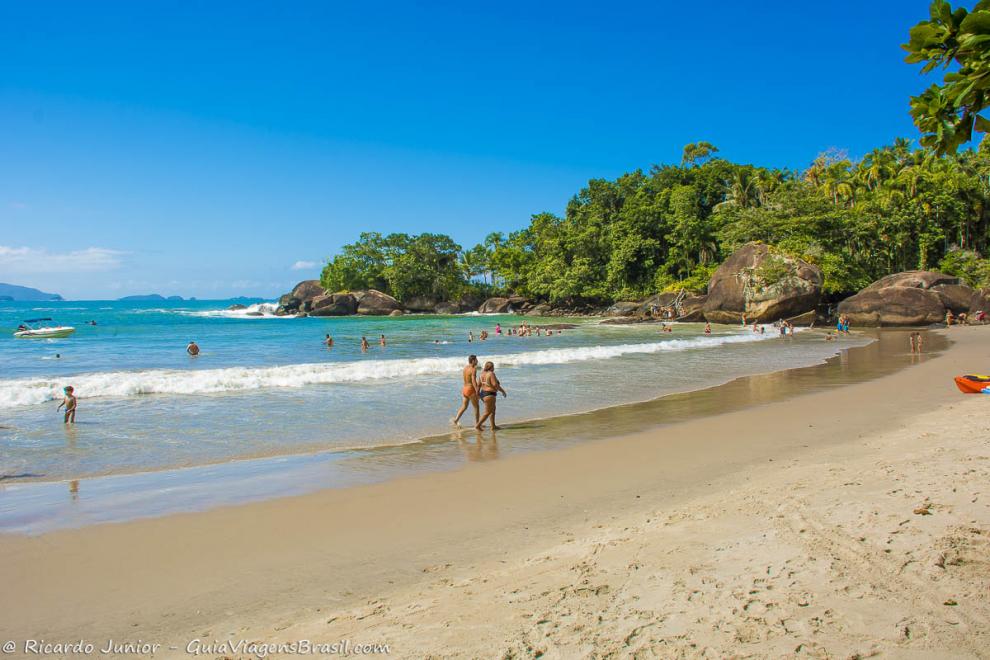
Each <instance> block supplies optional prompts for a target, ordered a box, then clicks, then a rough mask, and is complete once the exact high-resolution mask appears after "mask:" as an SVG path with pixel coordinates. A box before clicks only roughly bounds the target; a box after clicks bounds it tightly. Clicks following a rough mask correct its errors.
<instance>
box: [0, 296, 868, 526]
mask: <svg viewBox="0 0 990 660" xmlns="http://www.w3.org/2000/svg"><path fill="white" fill-rule="evenodd" d="M230 304H231V302H230V301H196V302H176V303H158V302H156V303H133V302H106V301H94V302H59V303H23V302H19V303H11V302H3V303H0V530H2V529H4V528H5V527H6V528H12V529H20V528H25V529H28V528H33V527H32V526H31V525H32V524H33V523H30V521H36V520H40V519H49V518H51V517H52V516H53V515H55V513H53V512H51V511H46V509H45V508H46V507H47V506H50V505H49V504H46V502H50V500H51V499H52V495H51V493H53V492H57V493H59V494H60V495H59V496H58V498H61V499H64V500H65V502H67V503H69V505H70V506H72V507H75V508H74V509H66V508H64V507H63V506H62V505H61V504H60V505H59V508H58V511H57V517H58V518H59V521H60V522H59V523H58V524H84V523H85V522H86V521H97V520H108V519H120V518H121V517H128V516H127V515H125V514H122V513H120V511H121V510H132V513H133V515H145V514H146V513H149V512H150V513H154V512H156V511H158V510H183V509H186V508H202V507H204V506H211V505H214V504H218V503H229V502H231V501H240V500H241V499H251V498H258V497H268V496H274V495H278V494H283V493H286V492H300V491H301V490H306V489H311V488H318V487H333V486H340V485H349V484H352V483H362V482H365V481H368V480H374V479H380V478H387V477H388V476H389V475H390V474H396V473H402V472H407V471H410V470H412V471H415V470H421V469H426V468H429V467H432V466H434V465H435V464H436V456H437V455H438V452H440V453H442V452H444V451H446V449H445V447H447V445H445V444H444V443H443V442H439V444H438V441H437V438H438V437H439V438H441V439H444V438H447V439H448V440H449V443H448V444H449V446H451V447H453V446H456V445H457V443H463V442H464V441H465V438H464V437H463V434H460V433H454V434H451V427H450V423H449V419H450V417H451V416H452V414H453V413H454V411H455V410H456V408H457V406H458V405H459V403H460V397H459V390H460V369H461V367H462V366H463V364H464V363H465V358H466V356H467V355H468V354H469V353H476V354H478V356H479V358H480V359H481V360H482V362H483V361H485V360H489V359H490V360H492V361H494V362H495V364H496V369H497V373H498V374H499V377H500V379H501V380H502V382H503V384H504V386H505V388H506V390H507V391H508V394H509V396H508V398H504V399H503V398H500V399H499V403H498V405H499V423H500V424H502V425H505V426H506V429H505V430H504V431H503V432H500V433H499V435H498V443H499V444H498V445H495V447H496V451H495V454H496V455H497V454H498V451H499V448H500V450H501V451H502V453H503V454H504V453H505V452H506V451H507V450H508V451H518V450H526V449H529V448H543V447H544V446H545V441H544V438H543V437H542V432H541V424H540V423H535V422H533V421H532V420H541V419H546V418H551V417H555V416H561V415H569V414H574V413H580V412H583V411H588V410H595V409H600V408H605V407H609V406H615V405H620V404H624V403H630V402H638V401H645V400H649V399H654V398H657V397H660V396H663V395H664V394H669V393H672V392H683V391H688V390H695V389H700V388H703V387H707V386H710V385H715V384H718V383H722V382H726V381H729V380H731V379H733V378H736V377H738V376H743V375H747V374H754V373H762V372H767V371H777V370H782V369H787V368H791V367H797V366H805V365H811V364H817V363H821V362H822V361H824V360H825V359H826V358H828V357H830V356H833V355H835V354H836V353H837V352H838V351H839V350H840V349H842V348H848V347H850V346H853V345H859V344H863V343H866V342H867V341H868V340H865V339H862V338H860V339H855V338H847V339H844V340H843V341H842V342H825V341H823V340H822V336H821V335H820V334H819V333H815V332H803V333H802V332H799V333H798V334H797V336H795V337H793V338H788V339H781V338H780V337H779V336H778V335H777V334H776V332H775V330H774V329H773V328H770V327H768V328H767V332H766V334H762V335H761V334H758V333H754V332H753V331H752V329H750V328H741V327H718V326H716V327H715V330H714V333H713V334H712V335H711V336H706V335H705V334H704V333H703V325H702V324H675V329H674V332H672V333H665V334H662V333H660V332H659V330H658V327H657V326H655V325H633V326H616V325H603V324H600V323H599V321H598V320H597V319H557V318H554V319H538V318H532V317H517V316H511V315H502V316H480V315H458V316H430V315H409V316H403V317H342V318H301V319H297V318H286V317H281V318H280V317H275V316H273V315H272V314H271V312H272V310H273V309H274V305H273V304H271V303H264V302H261V303H260V304H254V305H251V306H250V307H249V308H248V309H246V310H238V311H230V310H228V309H227V308H228V307H229V306H230ZM258 314H261V315H260V316H259V315H258ZM37 317H51V318H52V319H53V320H54V322H57V323H59V324H64V325H73V326H75V327H76V328H77V330H76V332H75V334H73V335H72V336H71V337H68V338H65V339H53V340H36V339H35V340H28V339H15V338H14V337H13V335H12V333H13V332H14V330H15V329H16V327H17V325H18V324H19V323H20V322H21V321H22V320H25V319H29V318H37ZM523 320H525V321H527V322H529V323H531V324H548V323H561V322H570V323H574V324H576V325H577V327H576V328H575V329H570V330H565V331H564V332H563V333H562V334H554V335H553V336H549V337H547V336H541V337H538V336H535V335H534V336H531V337H510V336H504V335H503V336H498V335H496V334H495V326H496V324H501V326H502V328H508V327H511V326H514V325H516V324H518V323H520V322H521V321H523ZM89 321H95V322H96V325H88V324H87V322H89ZM485 329H486V330H488V331H489V333H491V335H492V336H491V337H490V339H488V340H487V341H485V342H481V341H478V340H477V337H478V335H479V333H480V332H481V330H485ZM469 332H471V333H473V334H474V336H475V338H476V339H475V341H474V342H473V343H469V342H468V333H469ZM328 333H329V334H331V335H332V336H333V337H334V340H335V345H334V347H333V348H332V349H328V348H327V347H326V346H325V345H324V341H323V339H324V336H325V335H326V334H328ZM382 334H384V335H385V337H386V346H385V347H382V346H380V345H379V344H378V339H379V337H380V335H382ZM362 336H366V337H367V338H368V341H369V342H370V344H371V348H370V350H369V351H368V352H367V353H362V352H361V350H360V340H361V337H362ZM190 340H195V341H196V342H197V343H198V344H199V345H200V347H201V348H202V353H201V354H200V355H199V356H198V357H195V358H191V357H190V356H188V355H187V354H186V352H185V347H186V344H187V342H189V341H190ZM56 356H58V357H56ZM65 385H72V386H73V387H74V388H75V391H76V394H77V396H78V397H79V409H78V416H77V424H76V425H75V426H74V427H72V428H66V427H65V426H64V425H63V424H62V419H61V416H60V414H58V413H57V412H56V410H55V408H56V406H57V404H58V401H59V400H60V396H61V389H62V387H63V386H65ZM469 419H470V413H469V414H468V415H467V416H466V417H465V421H468V420H469ZM472 433H473V432H472ZM445 434H446V435H445ZM467 440H468V441H470V442H472V443H477V442H481V443H482V444H480V445H477V446H476V447H475V450H472V451H473V452H474V456H475V457H479V456H481V457H483V456H484V452H483V451H482V450H483V449H484V448H485V446H486V445H484V443H485V442H491V443H494V438H488V437H487V436H482V437H480V438H478V439H474V438H472V437H469V438H468V439H467ZM427 445H428V446H429V447H430V449H429V451H427V450H426V449H425V448H426V447H427ZM489 449H490V448H489ZM488 454H489V455H491V454H492V452H491V451H488ZM451 456H454V457H455V458H450V457H447V458H445V459H444V461H445V464H449V463H451V462H453V463H456V462H457V461H458V460H467V459H470V458H471V452H467V453H463V452H452V453H451ZM314 457H315V458H314ZM457 457H460V458H457ZM328 463H332V465H333V469H332V470H329V469H326V464H328ZM303 464H305V465H307V466H309V467H307V468H306V469H302V468H301V466H302V465H303ZM318 464H322V465H324V467H323V468H318V469H317V468H314V467H313V466H314V465H318ZM300 470H302V471H300ZM235 474H236V481H237V483H238V487H237V488H233V487H231V481H230V479H233V478H234V477H233V476H232V475H235ZM80 483H82V486H80ZM65 484H70V486H69V487H65ZM72 484H74V485H72ZM100 489H103V490H104V491H106V492H108V493H112V494H113V498H114V502H115V507H109V506H108V505H107V503H106V501H103V503H102V504H99V505H98V506H97V505H92V506H91V508H88V509H87V508H86V505H85V498H83V497H82V496H81V495H80V493H86V492H87V491H90V492H98V491H100ZM66 492H69V493H71V494H72V496H71V497H68V498H62V496H61V494H64V493H66ZM165 492H167V493H170V495H168V496H167V497H164V498H163V493H165ZM108 497H109V496H108ZM144 500H147V501H148V502H151V501H156V502H158V504H155V505H154V506H150V505H147V504H145V505H142V504H140V502H141V501H144ZM163 500H164V503H163ZM111 509H113V510H114V511H117V513H113V514H111V513H107V512H108V511H110V510H111ZM146 510H147V511H146ZM73 511H75V513H73ZM142 512H144V513H142ZM74 516H75V517H74ZM29 523H30V524H29Z"/></svg>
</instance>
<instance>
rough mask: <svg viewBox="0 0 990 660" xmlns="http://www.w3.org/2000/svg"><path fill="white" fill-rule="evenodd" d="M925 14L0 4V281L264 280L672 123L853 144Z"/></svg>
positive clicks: (678, 142) (548, 203)
mask: <svg viewBox="0 0 990 660" xmlns="http://www.w3.org/2000/svg"><path fill="white" fill-rule="evenodd" d="M927 7H928V2H927V1H921V0H876V1H874V2H870V3H862V2H852V1H845V0H835V1H833V2H828V3H819V2H794V1H793V0H791V1H789V2H779V1H773V0H761V1H760V2H738V1H736V0H733V1H729V0H724V1H722V0H718V1H714V2H708V3H704V4H703V5H702V4H701V3H689V2H676V3H675V2H665V1H655V2H643V3H638V2H623V3H604V2H596V3H583V2H561V3H550V2H547V3H521V2H520V3H517V2H501V3H466V2H451V3H424V4H414V3H387V2H381V3H347V4H343V3H341V4H337V3H331V2H295V3H293V2H288V3H270V2H266V3H254V2H237V3H234V2H229V3H227V2H211V3H174V2H169V3H164V2H160V3H156V2H141V3H135V2H120V3H113V2H85V3H84V2H64V3H59V2H44V3H41V2H37V3H32V2H20V3H19V2H7V3H3V4H0V227H2V231H0V281H6V282H11V283H15V284H23V285H28V286H35V287H39V288H42V289H45V290H50V291H56V292H59V293H62V294H63V295H65V296H66V297H70V298H115V297H118V296H122V295H126V294H132V293H149V292H157V293H162V294H166V295H172V294H178V295H183V296H197V297H200V298H217V297H227V296H233V295H242V294H243V295H260V296H264V297H272V296H275V295H278V294H279V293H282V292H284V291H285V290H287V288H288V287H290V286H291V285H292V284H293V283H294V282H296V281H298V280H300V279H304V278H307V277H315V276H317V274H318V272H319V264H322V262H323V261H325V259H326V257H327V256H328V255H331V254H333V253H334V252H335V251H336V250H337V249H338V248H339V247H340V246H341V245H343V244H344V243H348V242H351V241H353V240H354V239H355V238H357V236H358V234H359V233H360V232H361V231H365V230H377V231H381V232H391V231H405V232H410V233H418V232H422V231H432V232H443V233H449V234H450V235H452V236H453V237H454V238H455V239H456V240H457V241H458V242H460V243H461V244H462V245H465V246H470V245H472V244H474V243H475V242H477V241H479V240H481V239H482V238H483V237H484V236H485V235H486V234H487V233H489V232H490V231H494V230H502V231H511V230H513V229H518V228H520V227H522V226H524V225H525V224H526V223H527V221H528V219H529V216H530V215H531V214H533V213H536V212H540V211H545V210H549V211H553V212H558V213H559V212H562V210H563V208H564V206H565V204H566V202H567V200H568V199H569V198H570V197H571V196H572V195H573V194H574V193H575V192H577V190H578V189H579V188H580V187H581V186H582V185H583V184H584V183H585V182H586V181H587V180H588V179H589V178H595V177H614V176H616V175H618V174H621V173H622V172H626V171H629V170H633V169H636V168H639V167H643V168H647V167H649V166H650V165H651V164H653V163H664V162H677V161H679V159H680V152H681V148H682V147H683V145H684V144H685V143H688V142H694V141H697V140H708V141H710V142H713V143H714V144H716V145H717V146H718V147H719V148H720V150H721V155H723V156H724V157H726V158H729V159H732V160H735V161H740V162H752V163H756V164H760V165H776V166H789V167H794V168H801V167H804V166H806V165H807V164H808V163H809V162H810V161H811V160H812V159H813V158H814V157H815V155H816V154H817V153H819V152H820V151H823V150H825V149H827V148H829V147H839V148H844V149H847V150H848V151H849V153H850V154H851V155H853V156H857V155H861V154H863V153H865V152H866V151H868V150H869V149H871V148H872V147H874V146H877V145H879V144H882V143H886V142H889V141H891V140H892V139H893V138H895V137H898V136H907V137H911V138H915V137H917V131H916V130H915V128H914V127H913V125H912V124H911V120H910V117H909V116H908V114H907V109H908V105H907V104H908V97H909V95H911V94H913V93H917V92H919V91H920V90H921V89H922V88H923V87H924V86H925V84H926V82H925V80H924V79H923V78H921V77H920V76H919V74H918V70H917V68H916V67H912V66H909V65H907V64H905V63H904V62H903V52H902V51H901V49H900V47H899V45H900V44H901V43H903V42H904V41H906V40H907V31H908V29H909V28H910V27H911V26H912V25H914V24H915V23H917V22H918V21H919V20H921V19H922V18H924V17H926V16H927V12H928V9H927ZM310 264H313V265H310Z"/></svg>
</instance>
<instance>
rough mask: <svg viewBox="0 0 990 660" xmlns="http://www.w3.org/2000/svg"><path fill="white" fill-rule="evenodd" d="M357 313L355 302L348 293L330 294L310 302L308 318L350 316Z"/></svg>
mask: <svg viewBox="0 0 990 660" xmlns="http://www.w3.org/2000/svg"><path fill="white" fill-rule="evenodd" d="M356 311H357V300H356V299H355V298H354V296H352V295H351V294H349V293H331V294H324V295H322V296H317V297H315V298H313V299H312V300H311V301H310V304H309V315H310V316H350V315H351V314H353V313H354V312H356Z"/></svg>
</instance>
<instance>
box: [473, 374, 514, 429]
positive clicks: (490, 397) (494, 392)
mask: <svg viewBox="0 0 990 660" xmlns="http://www.w3.org/2000/svg"><path fill="white" fill-rule="evenodd" d="M499 392H501V393H502V396H509V395H508V394H506V392H505V390H504V389H503V388H502V383H500V382H499V381H498V377H497V376H496V375H495V364H494V363H493V362H485V368H484V370H483V371H482V372H481V378H480V379H479V381H478V397H479V398H480V399H481V401H482V402H483V403H484V404H485V414H484V415H482V416H481V419H479V420H478V423H477V424H475V426H474V428H476V429H478V430H479V431H480V430H481V428H482V426H483V425H484V423H485V422H486V421H487V420H488V418H489V417H490V418H491V420H492V430H493V431H497V430H498V429H499V427H498V426H496V425H495V404H496V402H497V400H498V393H499Z"/></svg>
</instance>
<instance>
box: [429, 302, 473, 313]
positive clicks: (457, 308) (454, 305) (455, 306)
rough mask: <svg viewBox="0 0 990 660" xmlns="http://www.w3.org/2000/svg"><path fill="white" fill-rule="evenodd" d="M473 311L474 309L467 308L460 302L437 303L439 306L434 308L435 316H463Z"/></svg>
mask: <svg viewBox="0 0 990 660" xmlns="http://www.w3.org/2000/svg"><path fill="white" fill-rule="evenodd" d="M469 309H473V308H472V307H468V308H465V307H464V306H463V305H461V303H459V302H456V301H455V302H442V303H437V306H436V307H434V308H433V312H434V313H435V314H461V313H463V312H466V311H468V310H469Z"/></svg>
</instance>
